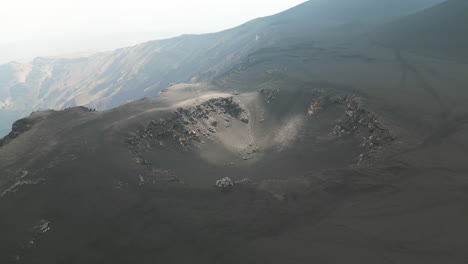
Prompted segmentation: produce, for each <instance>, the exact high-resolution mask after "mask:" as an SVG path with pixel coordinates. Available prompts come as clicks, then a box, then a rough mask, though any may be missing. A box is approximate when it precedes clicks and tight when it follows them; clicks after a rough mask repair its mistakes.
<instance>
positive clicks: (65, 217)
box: [0, 10, 468, 264]
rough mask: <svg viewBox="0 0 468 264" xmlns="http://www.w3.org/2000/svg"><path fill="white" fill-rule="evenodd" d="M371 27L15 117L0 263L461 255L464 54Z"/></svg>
mask: <svg viewBox="0 0 468 264" xmlns="http://www.w3.org/2000/svg"><path fill="white" fill-rule="evenodd" d="M453 11H455V10H453ZM450 14H453V13H450ZM368 36H370V35H364V36H362V35H359V36H355V37H351V38H343V39H340V40H339V41H336V40H335V41H327V42H317V41H316V42H311V41H308V42H303V43H296V44H287V45H277V46H275V47H270V48H268V49H262V50H259V51H257V52H255V53H253V54H252V55H250V56H248V57H247V58H246V59H245V60H244V61H243V63H241V64H239V65H237V66H236V67H234V68H233V69H232V70H230V71H228V72H227V73H225V74H224V75H221V76H219V77H218V78H216V79H215V80H214V81H211V82H207V83H196V84H176V85H172V86H171V87H169V88H167V89H165V90H163V91H162V92H161V93H160V94H159V95H158V96H157V97H156V98H154V99H145V100H140V101H135V102H132V103H129V104H126V105H123V106H121V107H118V108H115V109H112V110H108V111H103V112H96V111H92V110H90V109H88V108H84V107H75V108H70V109H66V110H64V111H47V112H35V113H33V114H31V116H30V117H28V118H26V119H24V120H20V121H18V122H17V123H15V125H14V130H13V131H12V132H11V133H10V134H9V135H8V136H7V137H5V138H4V139H3V140H2V141H1V142H0V145H1V147H0V160H1V161H2V162H1V163H0V171H1V172H2V174H1V178H0V195H1V197H0V210H1V211H2V212H5V213H4V214H3V215H4V216H3V217H2V218H0V233H1V234H2V236H1V237H0V260H1V262H2V263H4V262H5V263H10V262H11V263H18V262H20V263H129V262H138V263H154V262H164V263H186V262H190V263H307V262H317V263H342V262H346V263H412V264H413V263H464V262H465V260H466V259H467V258H468V256H467V254H466V251H465V248H466V244H467V242H466V239H465V238H466V237H467V235H468V234H467V230H466V228H465V223H466V221H467V220H468V213H467V212H466V210H465V209H466V203H465V201H466V200H467V198H468V192H467V187H468V179H467V172H468V165H466V158H467V154H466V153H467V148H468V145H467V143H466V140H465V135H466V133H467V129H468V126H467V122H468V109H467V106H466V100H467V99H468V92H467V91H466V89H464V87H465V86H466V84H467V83H468V80H467V79H466V78H467V76H466V74H464V73H466V70H467V66H466V65H465V64H463V63H461V62H458V61H457V60H451V59H450V58H440V57H439V56H434V57H431V56H423V55H421V54H418V53H412V52H411V51H410V50H402V49H399V48H396V47H391V43H386V42H385V40H382V39H375V37H368ZM372 36H375V35H372ZM224 177H230V178H231V179H232V181H233V183H234V185H233V186H232V188H227V189H220V188H217V187H215V183H216V181H217V180H219V179H221V178H224ZM58 252H59V253H58Z"/></svg>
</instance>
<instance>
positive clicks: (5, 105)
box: [0, 97, 13, 109]
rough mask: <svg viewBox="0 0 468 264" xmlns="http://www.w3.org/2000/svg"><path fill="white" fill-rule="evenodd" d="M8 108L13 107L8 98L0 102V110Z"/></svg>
mask: <svg viewBox="0 0 468 264" xmlns="http://www.w3.org/2000/svg"><path fill="white" fill-rule="evenodd" d="M10 106H13V101H12V100H11V98H10V97H8V98H7V99H5V100H4V101H0V109H8V108H9V107H10Z"/></svg>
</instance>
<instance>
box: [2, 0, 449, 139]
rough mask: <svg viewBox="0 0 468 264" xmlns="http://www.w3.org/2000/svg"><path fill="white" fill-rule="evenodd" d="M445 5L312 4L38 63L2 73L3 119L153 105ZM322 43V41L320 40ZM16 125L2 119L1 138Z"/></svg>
mask: <svg viewBox="0 0 468 264" xmlns="http://www.w3.org/2000/svg"><path fill="white" fill-rule="evenodd" d="M437 2H440V0H426V1H423V0H418V1H409V2H408V1H403V0H398V1H383V0H378V1H376V0H354V1H348V0H347V1H343V0H334V1H329V0H327V1H325V0H320V1H309V2H306V3H304V4H302V5H299V6H297V7H295V8H292V9H290V10H288V11H285V12H283V13H280V14H278V15H274V16H270V17H265V18H260V19H256V20H253V21H251V22H248V23H246V24H244V25H241V26H239V27H236V28H233V29H229V30H226V31H223V32H219V33H214V34H204V35H184V36H180V37H177V38H172V39H167V40H160V41H152V42H147V43H144V44H141V45H137V46H133V47H129V48H124V49H119V50H116V51H114V52H108V53H100V54H96V55H91V56H87V57H78V58H37V59H35V60H34V61H32V62H31V63H29V64H18V63H9V64H6V65H3V66H0V117H2V116H5V115H8V116H13V117H15V118H19V117H21V116H26V115H28V114H29V113H30V112H31V111H34V110H41V109H42V110H44V109H63V108H66V107H70V106H77V105H86V106H88V107H91V108H97V109H100V110H104V109H109V108H112V107H116V106H118V105H121V104H123V103H126V102H129V101H132V100H136V99H140V98H143V97H154V96H155V95H156V94H157V93H158V92H159V91H160V90H162V89H164V88H166V87H168V86H169V85H170V84H171V83H187V82H199V81H206V80H209V79H211V78H213V77H215V76H218V75H220V74H222V73H224V72H225V71H226V70H228V69H230V68H231V67H232V66H233V65H234V64H236V63H238V62H240V61H241V60H242V59H244V58H245V57H246V56H247V55H249V54H251V53H253V52H255V51H256V50H259V49H261V48H264V47H268V46H272V45H275V43H278V42H280V41H281V40H288V41H294V40H296V39H304V38H307V37H311V36H316V35H317V33H318V32H319V31H321V30H324V29H326V28H331V27H334V26H339V25H342V24H347V23H350V22H352V21H356V20H375V19H379V20H382V19H389V18H392V17H397V16H401V15H404V14H408V13H411V12H414V11H416V10H420V9H423V8H425V7H427V6H430V5H432V4H434V3H437ZM316 38H318V37H316ZM10 126H11V122H9V121H8V119H2V120H1V125H0V134H6V133H7V131H9V129H10Z"/></svg>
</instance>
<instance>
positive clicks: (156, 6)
mask: <svg viewBox="0 0 468 264" xmlns="http://www.w3.org/2000/svg"><path fill="white" fill-rule="evenodd" d="M302 2H305V1H304V0H293V1H287V2H286V1H279V0H274V1H268V2H267V1H265V0H257V1H247V0H238V1H232V0H226V1H213V0H202V1H196V2H188V1H183V0H174V1H150V0H135V1H132V2H131V3H130V2H128V1H126V0H117V1H110V0H103V1H98V2H97V1H91V0H83V1H79V2H76V1H71V0H66V1H59V0H45V1H41V2H38V1H33V0H25V1H22V2H11V1H10V2H6V3H3V6H2V9H1V10H0V24H1V25H5V26H2V27H1V28H0V34H1V36H2V38H1V39H0V64H3V63H7V62H9V61H19V62H28V61H30V60H32V59H33V58H35V57H38V56H59V55H64V54H73V53H81V52H97V51H105V50H112V49H116V48H120V47H125V46H129V45H135V44H138V43H140V42H144V41H149V40H154V39H161V38H168V37H174V36H177V35H181V34H200V33H211V32H216V31H220V30H224V29H228V28H231V27H235V26H237V25H239V24H242V23H245V22H247V21H249V20H251V19H254V18H257V17H262V16H268V15H273V14H275V13H278V12H281V11H283V10H285V9H288V8H291V7H293V6H295V5H298V4H300V3H302Z"/></svg>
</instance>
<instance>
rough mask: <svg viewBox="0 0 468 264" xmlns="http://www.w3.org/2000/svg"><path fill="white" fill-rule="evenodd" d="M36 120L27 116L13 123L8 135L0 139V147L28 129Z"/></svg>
mask: <svg viewBox="0 0 468 264" xmlns="http://www.w3.org/2000/svg"><path fill="white" fill-rule="evenodd" d="M36 122H37V119H33V118H29V117H27V118H23V119H20V120H18V121H16V122H15V123H13V126H12V129H11V132H10V133H9V134H8V135H6V136H5V137H4V138H3V139H0V147H1V146H4V145H6V144H8V143H9V142H11V141H12V140H13V139H15V138H16V137H18V136H19V135H21V134H23V133H25V132H26V131H28V130H30V129H31V128H32V126H33V125H34V124H35V123H36Z"/></svg>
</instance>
